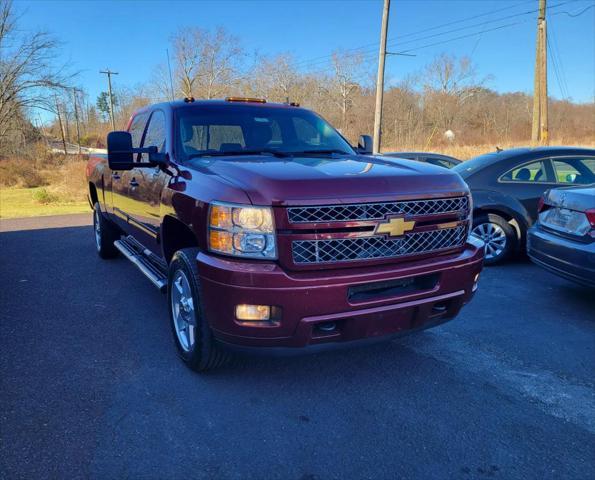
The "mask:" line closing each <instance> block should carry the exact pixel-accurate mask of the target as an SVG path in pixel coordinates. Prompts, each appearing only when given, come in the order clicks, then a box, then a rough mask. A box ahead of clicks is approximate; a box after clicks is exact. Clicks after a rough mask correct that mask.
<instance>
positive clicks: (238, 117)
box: [176, 105, 355, 159]
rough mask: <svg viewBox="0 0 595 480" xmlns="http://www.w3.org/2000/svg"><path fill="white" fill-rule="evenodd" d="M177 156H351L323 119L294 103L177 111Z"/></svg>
mask: <svg viewBox="0 0 595 480" xmlns="http://www.w3.org/2000/svg"><path fill="white" fill-rule="evenodd" d="M176 126H177V133H176V138H177V143H178V145H177V147H178V148H177V150H178V151H179V152H180V153H181V157H182V159H191V158H195V157H201V156H205V157H208V156H226V155H230V156H233V155H243V154H246V155H249V154H259V153H269V154H273V155H277V156H288V155H291V154H298V153H299V154H309V153H310V154H317V153H318V154H332V153H339V154H354V153H355V152H354V151H353V149H352V148H351V146H350V145H349V144H348V143H347V142H346V141H345V140H344V139H343V137H342V136H341V135H339V133H338V132H337V131H336V130H335V129H334V128H333V127H332V126H331V125H329V124H328V123H327V122H326V121H325V120H323V119H322V118H321V117H319V116H318V115H316V114H315V113H313V112H311V111H309V110H305V109H302V108H296V107H287V108H283V107H270V108H267V107H264V106H251V105H207V106H204V105H197V106H196V107H194V108H182V109H180V110H179V111H178V112H177V121H176Z"/></svg>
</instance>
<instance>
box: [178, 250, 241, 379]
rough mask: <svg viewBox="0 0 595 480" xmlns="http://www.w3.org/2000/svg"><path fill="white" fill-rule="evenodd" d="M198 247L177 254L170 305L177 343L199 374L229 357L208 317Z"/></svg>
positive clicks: (179, 350)
mask: <svg viewBox="0 0 595 480" xmlns="http://www.w3.org/2000/svg"><path fill="white" fill-rule="evenodd" d="M198 252H199V250H198V249H197V248H186V249H183V250H179V251H177V252H176V253H175V254H174V256H173V258H172V261H171V263H170V265H169V272H168V279H167V303H168V306H169V317H170V323H171V329H172V334H173V337H174V342H175V344H176V348H177V350H178V355H179V356H180V358H181V359H182V361H183V362H184V363H185V364H186V365H187V366H188V367H189V368H191V369H192V370H194V371H196V372H205V371H207V370H212V369H214V368H217V367H220V366H221V365H223V364H225V363H226V362H227V361H228V360H229V354H228V353H227V352H226V351H224V350H223V349H222V348H221V346H220V345H218V344H217V342H216V340H215V339H214V338H213V333H212V331H211V328H210V327H209V323H208V321H207V319H206V318H205V316H204V308H203V305H202V294H201V286H200V277H199V274H198V268H197V265H196V256H197V254H198Z"/></svg>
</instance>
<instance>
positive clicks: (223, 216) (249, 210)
mask: <svg viewBox="0 0 595 480" xmlns="http://www.w3.org/2000/svg"><path fill="white" fill-rule="evenodd" d="M209 249H210V250H211V251H213V252H217V253H223V254H225V255H233V256H236V257H248V258H266V259H275V258H277V246H276V243H275V228H274V227H273V212H272V210H271V208H270V207H248V206H240V205H237V206H236V205H229V204H223V203H216V202H213V203H212V204H211V209H210V211H209Z"/></svg>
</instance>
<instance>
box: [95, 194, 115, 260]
mask: <svg viewBox="0 0 595 480" xmlns="http://www.w3.org/2000/svg"><path fill="white" fill-rule="evenodd" d="M93 233H94V236H95V248H96V249H97V254H98V255H99V256H100V257H101V258H114V257H115V256H116V255H118V249H117V248H116V247H114V242H115V241H116V240H117V239H118V237H119V232H118V229H117V228H116V227H115V226H114V224H112V223H111V222H110V221H109V220H107V219H106V218H105V217H104V216H103V214H102V213H101V209H100V208H99V203H98V202H97V203H95V205H94V206H93Z"/></svg>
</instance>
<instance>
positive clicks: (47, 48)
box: [0, 0, 72, 144]
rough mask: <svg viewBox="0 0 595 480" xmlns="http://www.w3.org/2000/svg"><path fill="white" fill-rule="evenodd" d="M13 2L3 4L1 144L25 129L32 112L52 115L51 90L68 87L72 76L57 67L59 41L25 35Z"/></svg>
mask: <svg viewBox="0 0 595 480" xmlns="http://www.w3.org/2000/svg"><path fill="white" fill-rule="evenodd" d="M17 21H18V17H16V16H15V14H14V12H13V9H12V1H11V0H0V144H2V143H6V141H7V137H8V136H9V134H10V132H14V129H15V128H17V129H18V128H19V127H22V119H24V117H25V113H26V110H27V109H29V108H42V109H46V110H50V111H53V106H52V100H51V98H52V97H51V95H48V90H52V89H60V88H64V87H66V86H67V84H68V82H69V81H70V80H71V79H72V75H71V74H68V73H67V72H66V66H56V59H57V55H58V46H59V43H58V41H57V40H56V39H55V38H53V37H52V36H51V35H50V34H49V33H47V32H43V31H39V32H34V33H31V34H22V33H20V32H19V31H18V29H17Z"/></svg>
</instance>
